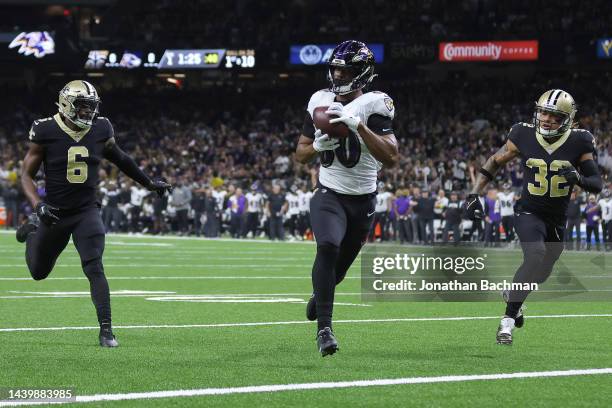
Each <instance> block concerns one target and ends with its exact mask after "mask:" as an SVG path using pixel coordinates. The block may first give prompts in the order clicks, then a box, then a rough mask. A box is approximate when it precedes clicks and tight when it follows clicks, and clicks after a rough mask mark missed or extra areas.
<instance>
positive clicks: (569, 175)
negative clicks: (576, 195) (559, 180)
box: [559, 164, 581, 185]
mask: <svg viewBox="0 0 612 408" xmlns="http://www.w3.org/2000/svg"><path fill="white" fill-rule="evenodd" d="M559 175H560V176H562V177H565V179H566V180H567V182H568V183H570V184H578V185H580V178H581V177H580V173H578V170H576V168H575V167H574V166H572V165H571V164H570V165H569V166H567V167H563V168H562V169H561V170H559Z"/></svg>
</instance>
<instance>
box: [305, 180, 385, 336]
mask: <svg viewBox="0 0 612 408" xmlns="http://www.w3.org/2000/svg"><path fill="white" fill-rule="evenodd" d="M375 205H376V199H375V195H374V194H366V195H356V196H351V195H346V194H338V193H335V192H333V191H332V190H330V189H328V188H326V187H319V188H318V189H317V190H316V191H315V193H314V195H313V197H312V200H311V201H310V221H311V224H312V231H313V233H314V237H315V240H316V242H317V255H316V257H315V262H314V265H313V267H312V287H313V290H314V295H315V300H316V307H317V319H318V329H319V330H320V329H322V328H324V327H330V328H331V319H332V312H333V307H334V292H335V288H336V285H337V284H339V283H340V282H341V281H342V280H343V279H344V277H345V276H346V273H347V271H348V269H349V267H350V266H351V264H352V263H353V261H354V260H355V258H356V257H357V254H358V253H359V251H360V250H361V247H362V246H363V245H364V244H365V242H366V241H367V239H368V233H369V232H370V228H371V226H372V221H373V216H372V215H373V213H374V208H375ZM368 214H369V215H370V216H369V217H368Z"/></svg>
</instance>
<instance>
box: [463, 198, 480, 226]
mask: <svg viewBox="0 0 612 408" xmlns="http://www.w3.org/2000/svg"><path fill="white" fill-rule="evenodd" d="M483 213H484V210H483V209H482V204H480V198H479V197H478V194H470V195H468V196H467V199H466V200H465V204H463V214H464V217H465V218H467V219H468V220H472V221H477V220H481V219H482V215H483Z"/></svg>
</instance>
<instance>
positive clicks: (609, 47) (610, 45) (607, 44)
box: [601, 40, 612, 57]
mask: <svg viewBox="0 0 612 408" xmlns="http://www.w3.org/2000/svg"><path fill="white" fill-rule="evenodd" d="M601 48H603V50H604V52H605V53H606V56H608V57H609V56H610V51H612V41H611V40H606V41H602V43H601Z"/></svg>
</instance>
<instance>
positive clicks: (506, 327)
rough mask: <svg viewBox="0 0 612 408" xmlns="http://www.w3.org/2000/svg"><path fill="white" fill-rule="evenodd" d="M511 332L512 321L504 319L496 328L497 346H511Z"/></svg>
mask: <svg viewBox="0 0 612 408" xmlns="http://www.w3.org/2000/svg"><path fill="white" fill-rule="evenodd" d="M512 330H514V319H513V318H511V317H504V318H502V319H501V322H500V323H499V327H498V328H497V344H506V345H508V346H511V345H512Z"/></svg>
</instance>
